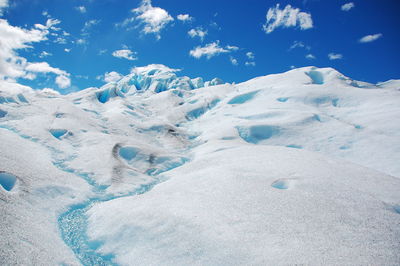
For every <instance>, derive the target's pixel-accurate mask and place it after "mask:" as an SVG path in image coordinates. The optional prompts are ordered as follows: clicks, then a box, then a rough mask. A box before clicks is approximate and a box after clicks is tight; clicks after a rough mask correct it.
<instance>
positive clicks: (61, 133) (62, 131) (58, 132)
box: [49, 129, 68, 139]
mask: <svg viewBox="0 0 400 266" xmlns="http://www.w3.org/2000/svg"><path fill="white" fill-rule="evenodd" d="M49 131H50V133H51V135H53V136H54V137H55V138H57V139H60V138H61V137H62V136H64V135H65V134H66V133H67V132H68V130H66V129H50V130H49Z"/></svg>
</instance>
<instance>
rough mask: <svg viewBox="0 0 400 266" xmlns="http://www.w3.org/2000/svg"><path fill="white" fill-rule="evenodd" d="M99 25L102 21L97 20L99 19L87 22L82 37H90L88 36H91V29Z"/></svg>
mask: <svg viewBox="0 0 400 266" xmlns="http://www.w3.org/2000/svg"><path fill="white" fill-rule="evenodd" d="M99 23H100V20H97V19H92V20H88V21H86V22H85V25H84V26H83V28H82V30H81V32H82V35H83V36H88V35H89V31H90V29H91V28H92V27H93V26H95V25H97V24H99Z"/></svg>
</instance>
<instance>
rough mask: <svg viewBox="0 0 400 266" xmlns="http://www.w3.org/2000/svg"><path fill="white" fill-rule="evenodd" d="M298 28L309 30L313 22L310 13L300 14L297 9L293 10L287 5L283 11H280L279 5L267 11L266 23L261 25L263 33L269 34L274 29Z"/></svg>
mask: <svg viewBox="0 0 400 266" xmlns="http://www.w3.org/2000/svg"><path fill="white" fill-rule="evenodd" d="M296 26H298V27H300V29H301V30H307V29H311V28H312V27H313V21H312V18H311V14H310V13H306V12H302V11H300V9H299V8H293V7H292V6H291V5H287V6H286V7H285V8H284V9H280V5H279V4H276V7H274V8H270V9H268V12H267V14H266V22H265V24H264V25H263V29H264V31H265V33H267V34H269V33H271V32H273V31H274V30H275V29H276V28H280V27H281V28H289V27H296Z"/></svg>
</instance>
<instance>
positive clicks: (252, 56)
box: [246, 52, 255, 59]
mask: <svg viewBox="0 0 400 266" xmlns="http://www.w3.org/2000/svg"><path fill="white" fill-rule="evenodd" d="M246 56H247V58H248V59H254V58H255V55H254V53H253V52H247V53H246Z"/></svg>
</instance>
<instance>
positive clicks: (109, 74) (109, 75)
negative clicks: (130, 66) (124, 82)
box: [104, 71, 123, 83]
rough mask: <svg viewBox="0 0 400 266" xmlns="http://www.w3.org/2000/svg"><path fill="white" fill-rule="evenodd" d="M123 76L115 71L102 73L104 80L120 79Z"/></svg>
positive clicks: (113, 80)
mask: <svg viewBox="0 0 400 266" xmlns="http://www.w3.org/2000/svg"><path fill="white" fill-rule="evenodd" d="M122 77H123V76H122V75H121V74H120V73H118V72H115V71H111V72H107V73H105V74H104V81H105V82H107V83H108V82H116V81H118V80H120V79H121V78H122Z"/></svg>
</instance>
